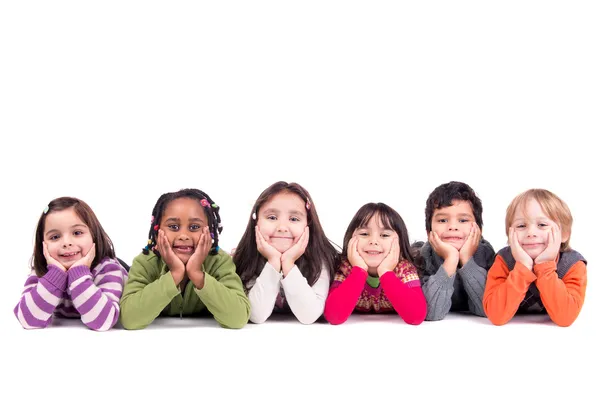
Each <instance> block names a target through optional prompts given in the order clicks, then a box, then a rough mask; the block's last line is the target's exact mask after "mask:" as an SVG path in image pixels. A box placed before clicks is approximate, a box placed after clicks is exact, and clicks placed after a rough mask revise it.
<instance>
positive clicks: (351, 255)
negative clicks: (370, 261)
mask: <svg viewBox="0 0 600 400" xmlns="http://www.w3.org/2000/svg"><path fill="white" fill-rule="evenodd" d="M348 261H350V264H351V265H352V266H353V267H360V268H362V269H364V270H365V271H367V272H369V267H368V266H367V263H366V261H365V260H364V258H362V257H361V255H360V253H359V252H358V237H356V236H352V238H351V239H350V241H349V242H348Z"/></svg>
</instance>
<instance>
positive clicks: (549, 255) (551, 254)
mask: <svg viewBox="0 0 600 400" xmlns="http://www.w3.org/2000/svg"><path fill="white" fill-rule="evenodd" d="M561 239H562V235H561V232H560V227H559V226H558V225H557V224H556V223H555V222H554V221H552V222H551V226H550V232H548V240H547V241H546V243H548V245H547V246H546V248H545V249H544V251H542V253H541V254H540V255H539V256H537V257H536V259H535V263H536V264H541V263H543V262H547V261H554V260H556V257H557V256H558V252H559V251H560V244H561Z"/></svg>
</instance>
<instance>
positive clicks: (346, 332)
mask: <svg viewBox="0 0 600 400" xmlns="http://www.w3.org/2000/svg"><path fill="white" fill-rule="evenodd" d="M599 20H600V12H599V7H598V5H597V4H596V3H595V2H575V1H569V2H566V1H565V2H558V1H544V2H531V1H523V0H521V1H503V2H497V3H495V4H490V3H488V2H481V1H460V2H456V1H454V2H450V1H444V2H437V1H419V2H410V3H409V2H392V1H370V2H358V1H339V2H337V1H303V2H295V3H289V2H283V1H247V2H233V1H219V2H214V1H213V2H156V1H144V2H132V1H103V2H96V3H95V4H90V3H88V2H81V1H58V2H29V1H20V2H3V3H2V4H1V5H0V134H1V139H0V140H1V144H2V146H1V155H0V156H1V157H0V167H1V172H0V177H1V186H0V187H1V190H2V196H1V197H0V201H1V207H0V210H2V212H3V215H2V217H1V220H2V229H0V235H1V237H0V246H1V249H2V253H1V254H2V257H3V266H2V267H3V271H4V274H3V278H4V286H3V290H2V291H0V296H1V309H0V320H1V321H2V331H1V332H2V340H1V342H0V343H1V344H0V346H2V349H1V354H2V356H1V358H2V362H1V364H2V370H3V371H7V370H8V371H9V372H8V374H6V372H4V373H3V375H4V376H3V378H2V380H3V381H4V383H3V384H2V385H1V386H0V393H4V394H7V393H9V392H12V391H14V390H18V391H19V392H20V393H22V394H23V395H24V396H25V397H26V398H31V397H35V396H45V397H50V398H62V397H64V396H65V395H67V396H69V395H76V394H79V393H82V391H84V390H85V391H90V396H91V397H93V398H96V397H98V398H101V397H107V396H109V395H110V396H114V395H115V393H117V392H120V393H124V394H126V395H128V396H133V395H135V396H140V397H141V396H146V395H153V398H154V397H156V396H163V397H166V396H170V397H171V396H172V397H175V396H177V397H180V396H191V397H192V398H206V397H207V396H225V397H226V398H229V397H231V396H233V395H237V396H249V395H250V394H258V395H259V396H261V397H269V398H270V397H273V398H275V396H277V397H278V398H285V397H292V398H296V397H298V398H307V397H308V396H311V397H314V398H321V397H326V396H327V397H331V396H336V397H340V396H344V395H354V396H357V397H358V396H361V397H366V396H372V397H373V398H376V397H377V398H381V397H382V396H385V397H389V398H402V397H404V396H408V395H410V396H417V397H423V396H425V395H427V396H428V397H433V396H444V397H445V398H446V397H449V398H470V397H473V398H475V397H477V398H480V397H482V396H484V397H492V398H502V397H506V396H511V397H514V398H524V397H529V398H530V397H531V396H534V395H535V396H536V397H537V398H541V397H538V396H543V395H548V396H550V397H552V398H553V397H559V396H563V395H566V394H567V393H570V396H572V397H573V398H592V397H596V395H597V394H598V393H599V392H600V391H599V390H598V383H597V378H595V380H593V378H592V375H593V374H594V376H596V375H595V374H596V373H597V372H596V373H593V372H592V370H596V371H597V366H596V364H597V361H598V357H599V356H600V352H599V346H598V338H599V335H598V333H599V330H598V327H599V324H598V311H599V308H598V304H599V302H600V301H599V300H598V298H599V297H600V296H599V295H598V293H595V292H597V290H598V286H597V284H596V279H597V277H598V276H599V275H598V273H597V272H596V268H597V265H598V263H597V259H598V257H597V253H595V251H597V247H598V246H597V240H598V238H597V234H596V228H597V224H598V211H597V205H596V201H595V200H596V198H597V197H596V193H597V190H596V187H597V184H598V170H599V168H598V162H597V146H594V145H592V138H593V137H594V136H597V134H598V133H599V132H600V122H599V110H600V96H599V93H600V74H599V73H598V71H600V53H599V44H600V43H599V42H600V24H598V21H599ZM277 180H286V181H295V182H298V183H300V184H302V185H303V186H304V187H305V188H306V189H307V190H308V191H309V192H310V193H311V195H312V196H313V199H314V202H315V206H316V207H317V210H318V212H319V216H320V218H321V221H322V224H323V227H324V229H325V231H326V233H327V234H328V236H329V237H330V239H331V240H333V241H334V242H336V243H338V244H340V245H341V242H342V237H343V234H344V231H345V229H346V226H347V224H348V223H349V222H350V219H351V218H352V216H353V215H354V213H355V212H356V210H357V209H358V208H359V207H360V206H362V205H363V204H364V203H366V202H370V201H374V202H378V201H381V202H385V203H387V204H389V205H390V206H392V207H394V208H395V209H396V210H397V211H398V212H399V213H400V214H401V215H402V216H403V218H404V220H405V222H406V224H407V226H408V229H409V233H410V240H411V242H412V241H414V240H418V239H424V238H425V222H424V208H425V200H426V198H427V196H428V195H429V193H430V192H431V191H432V190H433V189H434V188H435V187H436V186H438V185H439V184H441V183H444V182H447V181H450V180H461V181H464V182H467V183H468V184H469V185H471V186H472V187H473V188H474V189H475V191H476V192H477V193H478V194H479V196H480V198H481V199H482V201H483V206H484V214H483V216H484V231H483V234H484V237H485V238H486V239H488V240H489V241H490V242H491V243H492V244H493V246H494V247H495V248H496V249H497V250H498V249H500V248H501V247H503V246H504V245H505V244H506V237H505V235H504V213H505V210H506V206H507V205H508V203H509V202H510V200H511V199H512V198H513V197H514V196H516V195H517V194H518V193H520V192H522V191H524V190H526V189H529V188H532V187H542V188H546V189H549V190H551V191H553V192H555V193H556V194H557V195H559V196H560V197H561V198H563V199H564V200H565V201H566V202H567V203H568V205H569V206H570V208H571V210H572V213H573V216H574V218H575V223H574V225H573V235H572V241H571V243H572V246H573V248H575V249H576V250H578V251H579V252H581V253H582V254H583V255H584V256H585V257H586V258H587V260H588V266H589V270H588V279H589V285H588V292H587V297H586V302H585V306H584V308H583V310H582V312H581V314H580V316H579V319H578V320H577V321H576V322H575V323H574V324H573V325H572V326H571V327H569V328H560V327H557V326H555V325H553V324H552V323H550V322H548V320H547V318H545V317H544V318H539V317H529V318H517V319H516V320H513V321H512V322H511V323H510V324H508V325H506V326H503V327H494V326H492V325H491V324H490V323H489V322H488V321H487V320H485V319H480V318H475V317H462V316H450V317H448V318H447V319H446V320H444V321H442V322H426V323H423V324H422V325H421V326H418V327H411V326H407V325H405V324H404V323H403V322H401V321H400V320H399V319H398V318H397V317H394V316H391V315H388V316H363V317H353V318H352V319H351V320H350V321H349V322H348V323H346V324H344V325H342V326H336V327H334V326H330V325H328V324H326V323H317V324H315V325H312V326H302V325H301V324H299V323H298V322H296V321H294V320H293V319H284V320H278V321H271V320H270V321H268V322H267V323H266V324H264V325H260V326H257V325H248V326H247V327H245V328H244V329H242V330H238V331H229V330H226V329H220V328H217V327H216V323H214V322H213V321H211V320H201V321H198V320H179V319H177V318H176V319H170V320H161V321H157V322H156V323H155V324H154V325H152V326H151V327H149V328H148V329H146V330H144V331H139V332H127V331H124V330H122V329H121V328H119V329H114V330H112V331H110V332H107V333H96V332H91V331H88V330H87V329H86V328H84V327H83V326H82V325H81V324H80V323H79V322H78V321H70V322H62V323H60V324H58V323H57V324H55V325H54V326H52V327H51V328H49V329H45V330H43V331H25V330H23V329H22V328H21V327H20V325H19V324H18V322H17V320H16V319H15V318H14V315H13V314H12V309H13V307H14V305H15V304H16V302H17V301H18V299H19V296H20V292H21V289H22V285H23V283H24V281H25V278H26V275H27V273H28V263H29V258H30V256H31V252H32V244H33V234H34V230H35V224H36V222H37V219H38V218H39V215H40V213H41V212H42V210H43V208H44V207H45V205H46V204H47V203H48V202H49V201H50V200H52V199H53V198H55V197H59V196H67V195H68V196H75V197H79V198H81V199H83V200H85V201H86V202H88V204H89V205H90V206H91V207H92V208H93V209H94V211H95V212H96V214H97V215H98V217H99V219H100V221H101V223H102V224H103V226H104V228H105V229H106V230H107V232H108V233H109V235H110V236H111V238H112V239H113V241H114V243H115V248H116V251H117V255H118V256H119V257H120V258H122V259H124V260H126V261H128V262H131V260H132V259H133V257H134V256H135V255H137V254H138V253H139V252H140V250H141V248H142V247H143V246H144V245H145V243H146V239H147V236H146V235H147V232H148V229H149V226H150V222H149V218H150V213H151V211H152V207H153V205H154V203H155V201H156V199H157V198H158V196H160V194H162V193H164V192H167V191H175V190H178V189H181V188H184V187H197V188H200V189H202V190H204V191H206V192H207V193H208V194H209V195H210V196H211V197H213V199H214V200H215V201H216V202H217V203H218V204H219V205H220V206H221V210H222V211H221V213H222V219H223V224H224V226H225V229H224V231H223V235H222V242H221V246H222V247H223V248H224V249H225V250H230V249H231V248H232V247H234V246H236V245H237V241H238V240H239V239H240V237H241V235H242V233H243V230H244V228H245V225H246V223H247V220H248V217H249V214H250V207H251V206H252V204H253V202H254V200H255V199H256V197H257V196H258V195H259V194H260V192H261V191H262V190H264V189H265V188H266V187H267V186H269V185H270V184H272V183H273V182H275V181H277ZM365 320H366V321H365ZM65 326H66V327H67V328H65ZM596 398H597V397H596Z"/></svg>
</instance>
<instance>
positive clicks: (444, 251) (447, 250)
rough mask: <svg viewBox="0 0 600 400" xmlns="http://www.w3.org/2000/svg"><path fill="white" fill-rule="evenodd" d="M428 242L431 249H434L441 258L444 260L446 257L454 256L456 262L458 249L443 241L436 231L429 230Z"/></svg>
mask: <svg viewBox="0 0 600 400" xmlns="http://www.w3.org/2000/svg"><path fill="white" fill-rule="evenodd" d="M429 243H430V244H431V247H432V248H433V251H435V253H436V254H437V255H438V256H440V257H441V258H442V260H444V261H446V260H447V259H448V258H456V262H457V263H458V260H459V253H458V250H456V248H455V247H454V246H452V245H451V244H448V243H444V242H443V241H442V239H440V237H439V236H438V234H437V233H435V232H433V231H431V232H429Z"/></svg>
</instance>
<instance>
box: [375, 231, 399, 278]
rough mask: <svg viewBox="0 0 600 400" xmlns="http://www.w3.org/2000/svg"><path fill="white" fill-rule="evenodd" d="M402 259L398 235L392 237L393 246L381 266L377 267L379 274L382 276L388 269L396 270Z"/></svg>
mask: <svg viewBox="0 0 600 400" xmlns="http://www.w3.org/2000/svg"><path fill="white" fill-rule="evenodd" d="M399 261H400V244H399V242H398V237H397V236H396V237H394V238H393V239H392V247H391V248H390V252H389V253H388V254H387V256H385V258H384V259H383V261H382V262H381V264H380V265H379V267H377V275H379V277H382V276H383V274H385V273H386V272H388V271H394V269H395V268H396V266H397V265H398V262H399Z"/></svg>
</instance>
